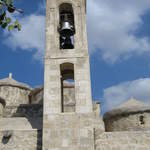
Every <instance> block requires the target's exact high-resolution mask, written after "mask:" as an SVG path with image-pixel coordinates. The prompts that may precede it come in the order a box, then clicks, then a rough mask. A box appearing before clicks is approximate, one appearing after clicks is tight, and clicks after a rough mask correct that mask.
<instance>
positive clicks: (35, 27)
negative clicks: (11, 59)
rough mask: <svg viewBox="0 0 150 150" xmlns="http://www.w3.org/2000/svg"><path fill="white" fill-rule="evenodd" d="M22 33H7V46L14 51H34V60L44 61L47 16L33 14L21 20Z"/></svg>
mask: <svg viewBox="0 0 150 150" xmlns="http://www.w3.org/2000/svg"><path fill="white" fill-rule="evenodd" d="M19 22H20V23H21V25H22V30H21V31H19V32H18V31H13V32H5V36H6V39H5V44H7V46H9V47H10V48H12V49H22V50H27V51H31V50H32V51H34V58H35V59H37V60H42V59H43V54H44V50H45V16H42V15H37V14H32V15H29V16H26V17H24V18H22V19H20V20H19Z"/></svg>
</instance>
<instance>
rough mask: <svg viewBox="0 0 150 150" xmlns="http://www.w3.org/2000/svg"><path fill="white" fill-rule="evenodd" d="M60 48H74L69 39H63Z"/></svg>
mask: <svg viewBox="0 0 150 150" xmlns="http://www.w3.org/2000/svg"><path fill="white" fill-rule="evenodd" d="M62 48H63V49H73V48H74V46H73V44H72V41H71V38H70V37H66V38H65V40H64V43H63V45H62Z"/></svg>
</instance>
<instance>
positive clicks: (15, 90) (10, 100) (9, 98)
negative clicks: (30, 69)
mask: <svg viewBox="0 0 150 150" xmlns="http://www.w3.org/2000/svg"><path fill="white" fill-rule="evenodd" d="M29 93H30V90H27V89H23V88H19V87H13V86H0V97H1V98H3V99H5V100H6V106H18V105H20V104H28V103H29Z"/></svg>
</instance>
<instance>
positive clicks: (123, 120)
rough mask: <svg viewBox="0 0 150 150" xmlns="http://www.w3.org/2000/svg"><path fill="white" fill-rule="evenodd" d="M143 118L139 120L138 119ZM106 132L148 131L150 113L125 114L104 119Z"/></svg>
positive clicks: (149, 127) (149, 128)
mask: <svg viewBox="0 0 150 150" xmlns="http://www.w3.org/2000/svg"><path fill="white" fill-rule="evenodd" d="M141 116H142V117H143V119H142V120H141V119H140V117H141ZM104 122H105V127H106V131H108V132H111V131H140V130H150V113H149V112H143V113H136V114H126V115H122V116H115V117H111V118H109V119H105V120H104Z"/></svg>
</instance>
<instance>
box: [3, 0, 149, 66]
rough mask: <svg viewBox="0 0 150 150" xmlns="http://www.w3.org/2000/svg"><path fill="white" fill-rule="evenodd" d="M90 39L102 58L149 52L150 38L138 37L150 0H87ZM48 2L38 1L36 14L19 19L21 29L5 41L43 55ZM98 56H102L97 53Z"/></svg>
mask: <svg viewBox="0 0 150 150" xmlns="http://www.w3.org/2000/svg"><path fill="white" fill-rule="evenodd" d="M87 2H88V8H87V15H88V16H87V25H88V28H87V29H88V41H89V49H90V51H91V53H94V52H98V53H99V54H100V55H101V56H102V58H103V59H104V60H105V61H107V62H109V63H114V62H116V61H117V60H119V59H126V58H128V57H130V56H132V55H133V54H137V55H141V54H144V53H145V52H150V39H149V37H141V38H140V37H136V36H135V32H137V31H138V30H139V29H140V27H141V26H142V24H143V23H144V22H143V20H142V16H143V15H144V14H145V13H146V12H147V11H149V10H150V0H132V1H131V0H87ZM43 10H45V1H42V3H40V4H39V8H38V10H37V12H36V13H35V14H32V15H30V16H26V17H24V18H22V19H21V20H20V22H21V24H22V26H23V28H22V31H21V32H13V33H10V34H7V38H6V41H7V43H9V44H8V45H9V46H10V47H11V48H13V49H18V48H21V49H23V50H28V51H29V50H31V49H34V50H35V55H34V57H35V58H36V59H40V58H41V57H43V54H44V45H45V16H44V15H39V12H41V11H42V12H43ZM98 56H99V55H98Z"/></svg>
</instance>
